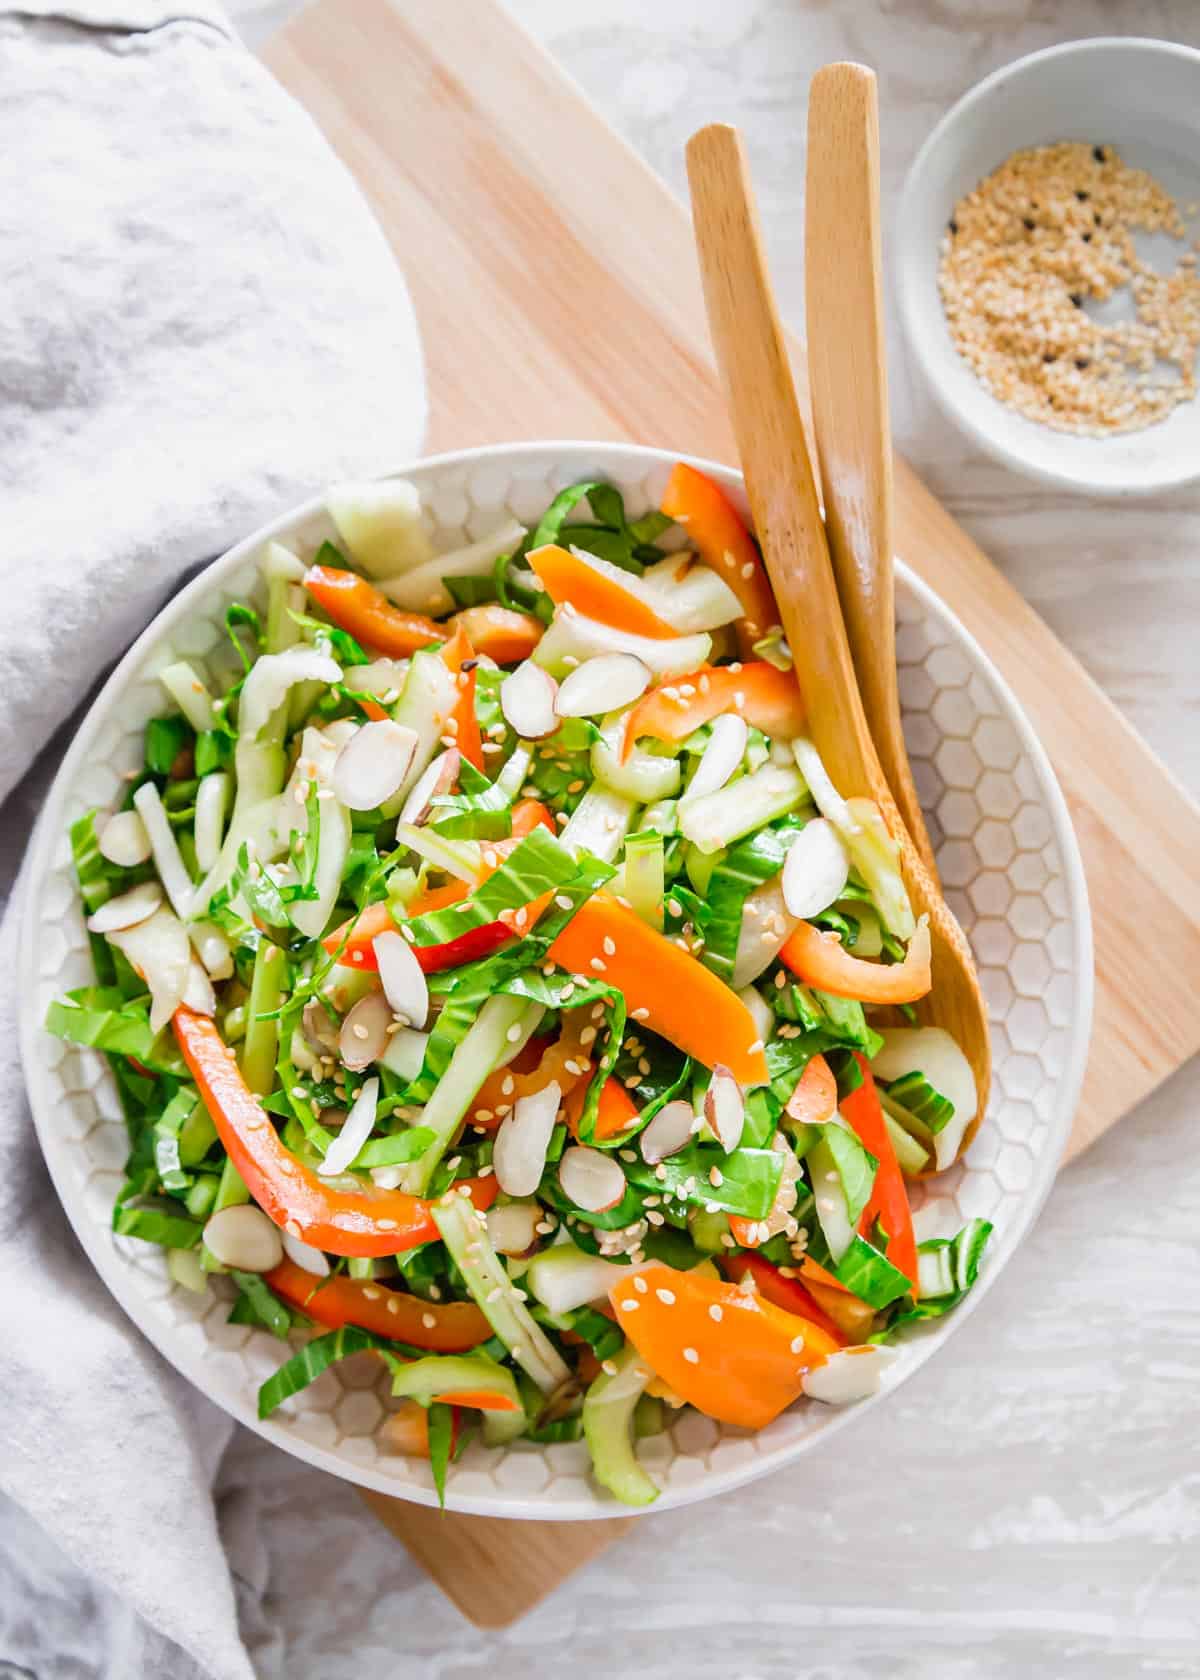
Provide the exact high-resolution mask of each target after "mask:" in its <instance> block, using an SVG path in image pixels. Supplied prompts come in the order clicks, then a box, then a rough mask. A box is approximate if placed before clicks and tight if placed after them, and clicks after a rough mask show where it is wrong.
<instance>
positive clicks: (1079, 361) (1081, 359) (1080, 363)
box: [1075, 356, 1091, 373]
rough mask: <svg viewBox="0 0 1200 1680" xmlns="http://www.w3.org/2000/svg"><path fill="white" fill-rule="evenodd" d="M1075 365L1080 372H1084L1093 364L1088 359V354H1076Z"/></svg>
mask: <svg viewBox="0 0 1200 1680" xmlns="http://www.w3.org/2000/svg"><path fill="white" fill-rule="evenodd" d="M1075 366H1076V367H1077V368H1078V369H1079V371H1080V373H1082V372H1083V370H1084V368H1085V367H1090V366H1091V363H1090V362H1089V361H1088V359H1087V357H1086V356H1076V358H1075Z"/></svg>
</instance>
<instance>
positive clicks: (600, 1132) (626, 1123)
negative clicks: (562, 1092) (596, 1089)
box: [563, 1075, 638, 1142]
mask: <svg viewBox="0 0 1200 1680" xmlns="http://www.w3.org/2000/svg"><path fill="white" fill-rule="evenodd" d="M587 1091H588V1088H587V1084H586V1083H585V1082H584V1081H583V1080H580V1082H579V1084H578V1085H576V1087H575V1089H574V1090H573V1091H572V1092H571V1094H570V1095H569V1096H568V1098H567V1100H566V1102H565V1103H564V1104H563V1109H564V1114H565V1118H566V1122H567V1130H568V1131H569V1132H570V1134H571V1136H572V1137H573V1138H574V1139H575V1140H576V1141H577V1142H578V1139H579V1121H580V1119H581V1117H582V1115H583V1103H584V1098H585V1097H586V1096H587ZM637 1117H638V1106H637V1104H636V1103H635V1102H634V1100H633V1098H632V1097H631V1096H630V1095H629V1092H628V1091H627V1090H626V1089H625V1087H624V1085H622V1083H621V1081H620V1080H619V1079H613V1078H612V1077H611V1075H610V1076H609V1078H608V1079H606V1080H605V1081H604V1084H603V1085H602V1086H601V1088H600V1105H599V1107H598V1108H597V1110H596V1131H595V1137H596V1138H597V1139H598V1140H601V1141H606V1140H607V1139H608V1138H615V1137H620V1135H621V1133H622V1132H627V1131H628V1130H629V1128H630V1126H632V1125H633V1123H634V1121H635V1120H636V1119H637Z"/></svg>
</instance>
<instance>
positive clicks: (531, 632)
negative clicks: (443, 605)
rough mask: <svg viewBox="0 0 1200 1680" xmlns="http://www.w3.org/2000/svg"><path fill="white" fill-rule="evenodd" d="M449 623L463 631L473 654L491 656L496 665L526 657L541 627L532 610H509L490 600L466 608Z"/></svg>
mask: <svg viewBox="0 0 1200 1680" xmlns="http://www.w3.org/2000/svg"><path fill="white" fill-rule="evenodd" d="M450 622H451V623H452V624H454V625H456V626H461V628H462V629H463V630H465V631H466V633H467V635H468V636H469V637H470V639H471V646H472V647H473V648H474V649H475V652H476V653H478V654H482V655H483V656H484V657H485V658H487V659H494V660H495V661H496V663H497V665H515V664H516V663H517V662H518V660H521V659H528V658H529V655H530V654H531V653H532V652H533V650H534V648H535V647H536V646H537V645H538V643H539V642H540V641H541V639H542V630H543V628H544V626H543V625H542V623H541V621H540V620H539V619H536V618H534V616H533V614H532V613H522V612H513V611H512V610H511V608H509V607H499V606H496V604H495V603H494V602H486V603H485V604H484V605H483V606H480V607H467V608H466V609H465V610H464V611H463V612H460V613H458V614H456V615H455V617H454V618H452V619H451V621H450Z"/></svg>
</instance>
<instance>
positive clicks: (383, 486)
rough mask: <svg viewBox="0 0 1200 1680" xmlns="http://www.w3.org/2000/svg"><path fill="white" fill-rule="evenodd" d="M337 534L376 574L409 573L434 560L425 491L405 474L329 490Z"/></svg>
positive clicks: (329, 506) (328, 500)
mask: <svg viewBox="0 0 1200 1680" xmlns="http://www.w3.org/2000/svg"><path fill="white" fill-rule="evenodd" d="M325 506H326V508H327V509H328V510H329V517H330V518H331V519H332V520H333V523H334V524H335V525H336V526H337V531H338V536H339V537H340V538H341V540H342V541H343V542H344V543H345V545H346V547H347V548H348V549H349V550H350V556H351V558H352V559H354V560H356V561H357V562H358V564H359V565H360V566H361V567H362V568H363V570H364V571H365V572H368V573H370V575H371V577H373V578H386V577H390V576H391V575H392V574H393V573H396V572H407V571H410V570H411V569H412V568H413V567H414V566H421V565H424V563H425V562H426V561H427V560H431V559H432V558H433V544H432V543H431V542H430V540H429V535H428V533H427V531H426V530H425V525H424V522H423V521H422V518H421V495H420V492H419V490H418V489H417V487H416V485H415V484H413V483H411V482H410V481H409V480H408V479H407V478H385V479H378V480H366V481H362V480H355V481H353V482H350V483H346V484H335V485H333V486H332V487H331V488H330V489H329V490H327V491H326V492H325Z"/></svg>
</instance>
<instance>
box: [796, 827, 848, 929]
mask: <svg viewBox="0 0 1200 1680" xmlns="http://www.w3.org/2000/svg"><path fill="white" fill-rule="evenodd" d="M849 877H850V854H849V853H848V852H847V850H846V847H845V845H844V844H843V841H842V837H841V835H840V834H839V833H838V831H837V829H836V828H834V826H833V824H832V823H831V822H829V821H828V820H827V819H826V818H825V817H814V818H813V820H812V822H810V823H806V824H805V825H804V827H803V828H802V829H801V830H800V833H799V834H798V835H797V836H796V838H795V839H794V840H793V841H792V844H791V846H790V847H789V848H788V855H787V857H786V859H785V860H784V865H783V877H782V884H783V901H784V903H785V904H786V905H787V907H788V909H789V910H790V911H791V913H792V915H793V916H799V917H800V918H801V919H803V920H807V919H808V918H809V917H811V916H819V915H820V914H821V912H822V910H828V908H829V906H830V905H831V904H835V903H836V902H837V900H838V899H839V898H840V897H841V896H842V894H843V892H845V890H846V882H847V880H848V879H849Z"/></svg>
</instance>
